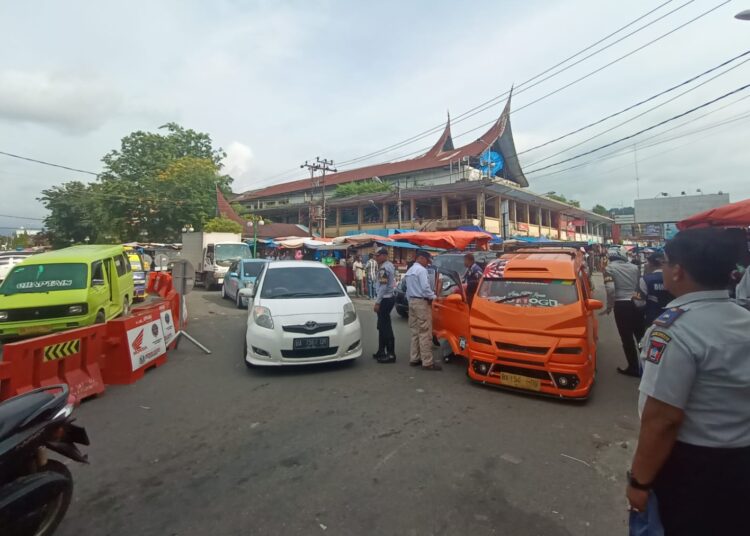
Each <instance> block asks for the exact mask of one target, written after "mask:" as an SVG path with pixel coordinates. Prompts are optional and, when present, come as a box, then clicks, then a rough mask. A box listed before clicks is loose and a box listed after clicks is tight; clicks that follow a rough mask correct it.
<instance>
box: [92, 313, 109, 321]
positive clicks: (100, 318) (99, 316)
mask: <svg viewBox="0 0 750 536" xmlns="http://www.w3.org/2000/svg"><path fill="white" fill-rule="evenodd" d="M106 321H107V317H106V315H105V314H104V311H99V312H98V313H96V319H95V320H94V324H104V323H105V322H106Z"/></svg>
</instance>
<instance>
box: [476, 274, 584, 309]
mask: <svg viewBox="0 0 750 536" xmlns="http://www.w3.org/2000/svg"><path fill="white" fill-rule="evenodd" d="M477 296H478V297H479V298H484V299H486V300H488V301H491V302H494V303H498V304H506V305H513V306H516V307H560V306H563V305H570V304H572V303H576V302H577V301H578V290H577V289H576V286H575V282H574V281H572V280H566V279H540V280H531V279H528V280H523V279H485V280H484V281H483V282H482V284H481V285H480V287H479V291H478V292H477Z"/></svg>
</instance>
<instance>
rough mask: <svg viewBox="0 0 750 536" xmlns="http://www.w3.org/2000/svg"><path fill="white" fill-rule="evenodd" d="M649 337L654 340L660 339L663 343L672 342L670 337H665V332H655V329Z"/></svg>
mask: <svg viewBox="0 0 750 536" xmlns="http://www.w3.org/2000/svg"><path fill="white" fill-rule="evenodd" d="M650 337H651V338H654V339H660V340H662V341H664V342H669V341H671V340H672V337H670V336H669V335H667V334H666V333H665V332H663V331H659V330H656V329H655V330H653V331H652V332H651V335H650Z"/></svg>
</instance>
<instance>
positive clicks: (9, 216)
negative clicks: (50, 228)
mask: <svg viewBox="0 0 750 536" xmlns="http://www.w3.org/2000/svg"><path fill="white" fill-rule="evenodd" d="M0 218H13V219H15V220H34V221H44V218H31V217H29V216H16V215H14V214H0Z"/></svg>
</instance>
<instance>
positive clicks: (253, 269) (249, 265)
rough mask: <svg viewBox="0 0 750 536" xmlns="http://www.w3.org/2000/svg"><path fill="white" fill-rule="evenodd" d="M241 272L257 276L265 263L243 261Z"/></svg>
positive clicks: (246, 275) (249, 275) (248, 275)
mask: <svg viewBox="0 0 750 536" xmlns="http://www.w3.org/2000/svg"><path fill="white" fill-rule="evenodd" d="M243 265H244V266H243V267H242V269H243V272H244V274H245V277H255V278H256V279H257V277H258V276H259V275H260V273H261V272H262V271H263V267H264V266H265V265H266V263H265V262H245V263H243Z"/></svg>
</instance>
